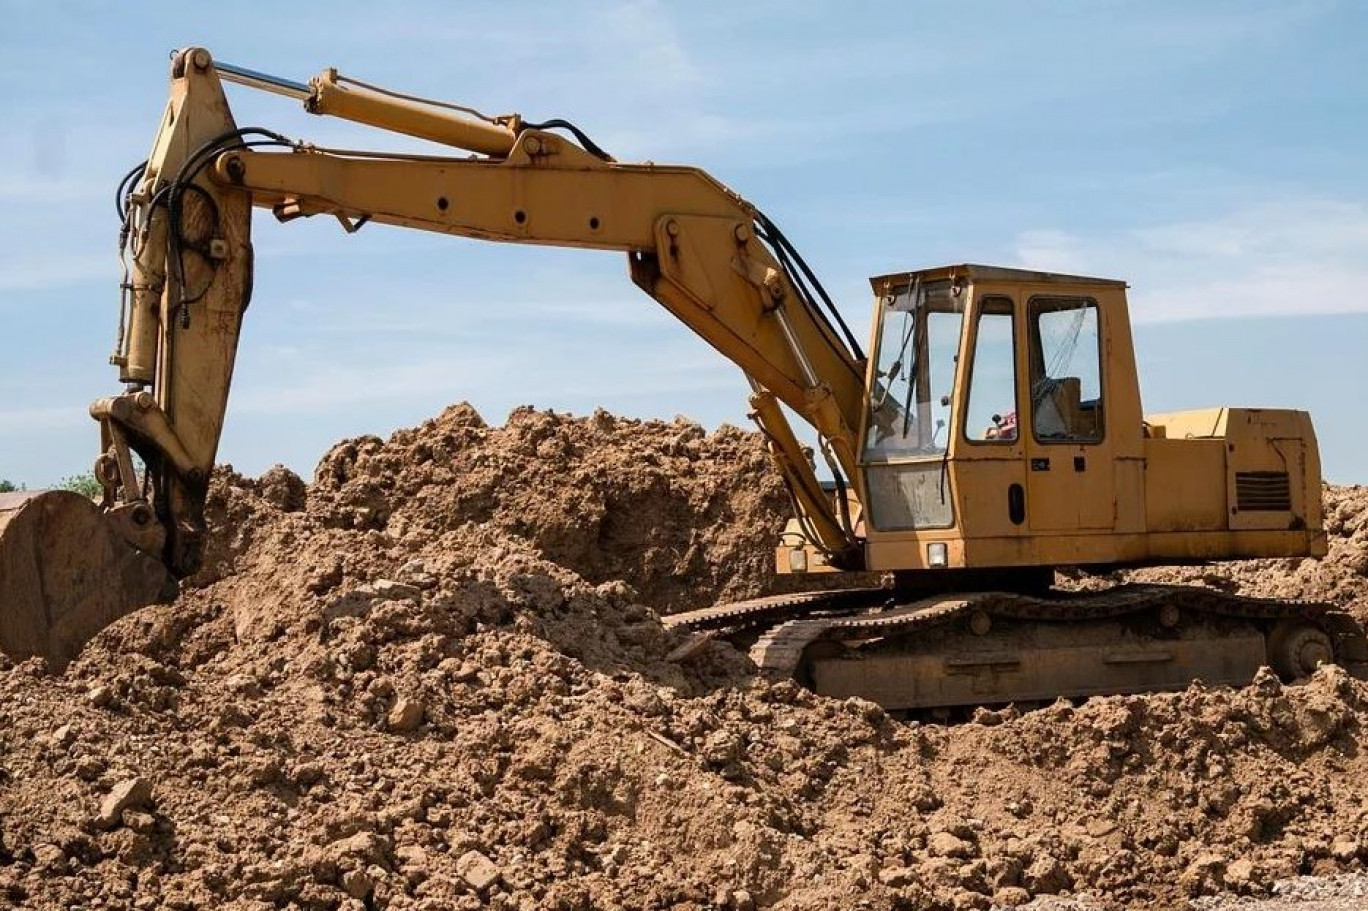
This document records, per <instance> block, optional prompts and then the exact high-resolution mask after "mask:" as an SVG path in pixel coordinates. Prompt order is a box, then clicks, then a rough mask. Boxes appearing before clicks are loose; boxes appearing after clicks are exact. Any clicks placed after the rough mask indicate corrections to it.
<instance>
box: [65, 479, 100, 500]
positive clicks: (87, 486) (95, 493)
mask: <svg viewBox="0 0 1368 911" xmlns="http://www.w3.org/2000/svg"><path fill="white" fill-rule="evenodd" d="M57 488H58V489H59V490H69V491H71V492H72V493H78V494H80V495H81V496H83V497H89V498H90V499H92V500H96V499H99V498H100V497H101V496H103V495H104V488H103V487H101V486H100V482H99V481H97V480H95V475H93V474H76V475H72V476H71V477H69V478H62V483H60V484H58V485H57Z"/></svg>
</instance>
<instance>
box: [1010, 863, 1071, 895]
mask: <svg viewBox="0 0 1368 911" xmlns="http://www.w3.org/2000/svg"><path fill="white" fill-rule="evenodd" d="M1021 884H1022V885H1023V886H1025V887H1026V889H1027V890H1028V891H1030V892H1031V893H1032V894H1033V895H1056V894H1058V893H1060V892H1063V891H1064V890H1065V889H1068V888H1069V887H1070V886H1072V885H1073V877H1071V876H1069V871H1068V870H1066V869H1064V865H1063V864H1062V863H1060V862H1059V860H1058V859H1057V858H1055V857H1052V856H1051V855H1049V854H1042V855H1040V856H1039V857H1037V858H1036V859H1035V860H1034V861H1032V862H1031V865H1030V866H1029V867H1027V868H1026V872H1025V873H1023V874H1021Z"/></svg>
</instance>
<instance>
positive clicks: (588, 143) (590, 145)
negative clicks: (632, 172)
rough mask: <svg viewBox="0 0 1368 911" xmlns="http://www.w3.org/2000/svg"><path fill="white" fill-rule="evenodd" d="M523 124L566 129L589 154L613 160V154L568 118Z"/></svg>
mask: <svg viewBox="0 0 1368 911" xmlns="http://www.w3.org/2000/svg"><path fill="white" fill-rule="evenodd" d="M523 126H524V127H525V128H527V129H529V130H567V131H569V132H570V133H572V134H573V135H574V137H575V139H577V140H579V144H580V145H582V146H584V150H585V151H586V152H588V153H589V154H590V155H593V156H594V157H595V158H599V159H602V160H603V161H612V160H613V156H611V155H609V154H608V153H607V152H605V151H603V149H602V148H600V147H599V144H598V143H596V142H594V140H592V139H590V138H589V134H587V133H585V132H584V131H583V130H581V129H580V128H579V127H577V126H575V125H574V124H573V123H571V122H570V121H568V120H562V119H561V118H559V117H556V118H554V119H552V120H547V121H544V122H542V123H527V122H526V121H524V122H523Z"/></svg>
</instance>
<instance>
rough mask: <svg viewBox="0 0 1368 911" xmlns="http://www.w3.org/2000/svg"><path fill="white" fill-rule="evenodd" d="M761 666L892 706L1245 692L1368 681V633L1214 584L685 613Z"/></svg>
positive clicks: (1325, 608) (1291, 604)
mask: <svg viewBox="0 0 1368 911" xmlns="http://www.w3.org/2000/svg"><path fill="white" fill-rule="evenodd" d="M665 622H666V624H667V626H669V627H671V628H674V629H678V630H685V631H689V632H693V633H694V634H695V636H708V637H712V636H717V635H723V636H725V637H726V638H728V639H730V640H731V641H733V642H734V643H736V644H738V645H739V646H742V647H746V648H748V651H749V654H750V657H751V659H752V660H753V661H754V662H755V664H756V666H757V667H759V668H760V669H761V670H762V671H764V672H766V673H768V674H771V675H775V676H791V677H794V678H796V679H798V680H799V681H800V682H802V683H803V684H805V685H807V686H809V687H811V688H812V689H814V690H816V691H817V692H819V693H823V694H825V695H831V696H840V697H847V696H860V697H862V698H866V699H871V700H872V701H875V702H878V703H880V704H881V705H883V706H884V707H885V708H888V709H925V708H944V707H950V706H962V705H976V704H999V703H1007V702H1022V701H1040V700H1048V699H1054V698H1056V697H1059V696H1070V697H1072V696H1089V695H1099V694H1104V693H1134V692H1150V691H1160V690H1173V689H1181V688H1182V687H1185V686H1187V685H1188V684H1189V683H1191V682H1192V681H1193V680H1197V679H1200V680H1203V681H1205V682H1207V683H1211V684H1229V685H1241V684H1244V683H1247V682H1249V680H1251V679H1252V678H1253V676H1254V674H1255V673H1256V672H1257V671H1258V669H1259V667H1261V666H1263V665H1265V664H1269V665H1272V666H1273V667H1274V668H1275V669H1276V670H1277V671H1278V672H1279V674H1280V675H1282V676H1283V677H1285V678H1288V679H1292V678H1296V677H1300V676H1304V675H1305V674H1307V673H1309V672H1310V671H1312V670H1314V669H1315V667H1316V666H1317V665H1318V664H1320V663H1323V662H1330V661H1335V662H1338V663H1339V664H1341V665H1343V666H1345V667H1346V669H1348V670H1350V672H1351V673H1354V674H1355V676H1360V677H1365V676H1368V639H1365V637H1364V633H1363V630H1362V628H1361V627H1360V626H1359V624H1358V623H1357V622H1356V621H1354V620H1353V618H1351V617H1350V616H1349V615H1347V614H1344V613H1342V612H1339V611H1336V610H1335V609H1334V607H1333V606H1332V605H1329V604H1324V603H1319V602H1311V601H1286V600H1276V599H1267V598H1251V597H1245V596H1241V595H1233V594H1229V593H1226V592H1221V591H1217V590H1214V589H1208V588H1199V587H1190V586H1168V585H1124V586H1120V587H1117V588H1113V589H1109V590H1107V591H1102V592H1061V591H1052V592H1050V593H1048V594H1047V595H1044V596H1031V595H1024V594H1017V593H1012V592H992V591H989V592H973V593H957V594H953V595H935V596H932V597H925V598H919V599H916V600H910V601H909V600H905V599H899V598H898V597H897V595H896V594H895V593H894V592H893V591H891V590H888V589H849V590H844V591H835V592H811V593H805V594H800V595H778V596H773V597H769V598H758V599H755V600H752V601H744V602H738V603H735V604H725V605H719V606H716V607H711V608H706V609H704V610H700V611H692V612H690V613H685V614H676V615H674V616H672V617H669V618H666V621H665Z"/></svg>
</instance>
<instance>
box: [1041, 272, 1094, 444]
mask: <svg viewBox="0 0 1368 911" xmlns="http://www.w3.org/2000/svg"><path fill="white" fill-rule="evenodd" d="M1029 309H1030V330H1031V331H1030V336H1031V358H1030V378H1031V385H1030V390H1031V431H1032V433H1034V434H1035V437H1036V439H1037V440H1039V441H1040V442H1042V443H1096V442H1098V441H1100V440H1101V439H1102V434H1103V430H1104V426H1105V421H1104V409H1103V391H1104V390H1103V389H1102V348H1101V333H1100V329H1099V318H1098V310H1097V302H1096V301H1094V300H1091V299H1087V298H1042V297H1037V298H1033V299H1032V300H1031V302H1030V308H1029Z"/></svg>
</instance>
